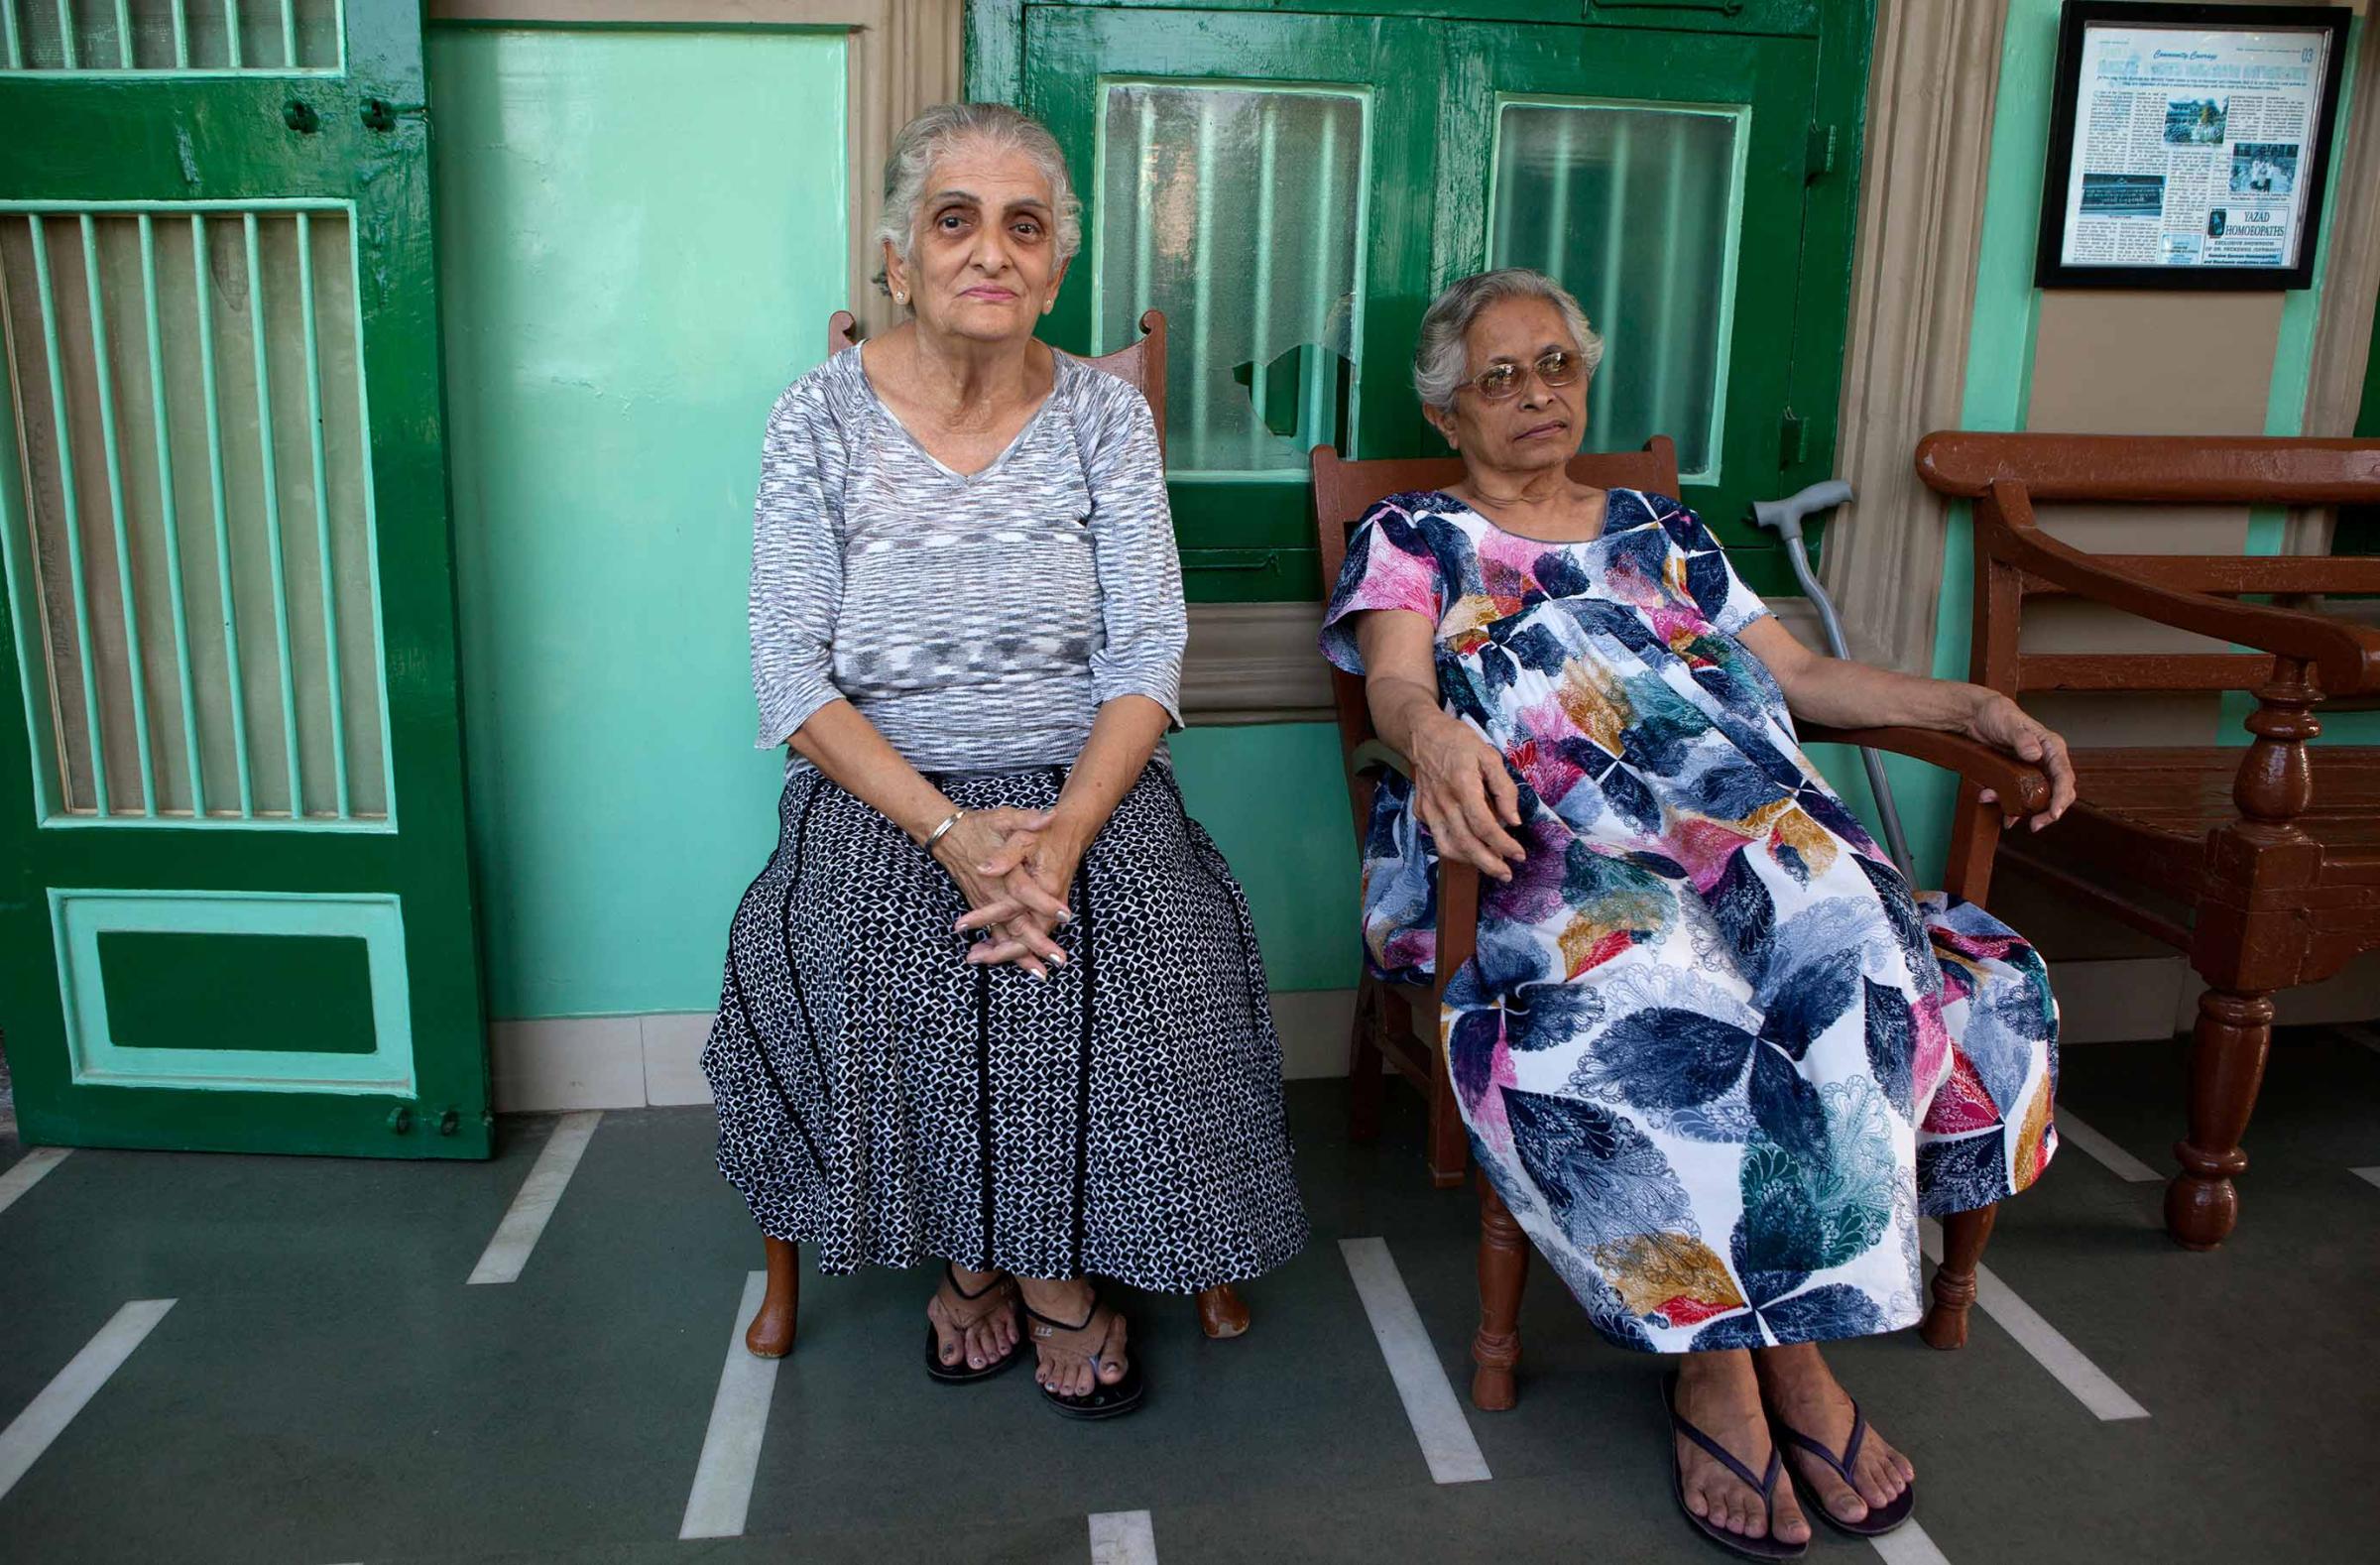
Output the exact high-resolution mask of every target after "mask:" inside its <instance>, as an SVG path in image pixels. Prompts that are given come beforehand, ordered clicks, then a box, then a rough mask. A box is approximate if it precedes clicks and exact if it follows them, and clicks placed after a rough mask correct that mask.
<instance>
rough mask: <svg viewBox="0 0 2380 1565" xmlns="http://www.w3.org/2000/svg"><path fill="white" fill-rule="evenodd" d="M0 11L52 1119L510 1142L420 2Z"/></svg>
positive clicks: (45, 1055) (34, 841)
mask: <svg viewBox="0 0 2380 1565" xmlns="http://www.w3.org/2000/svg"><path fill="white" fill-rule="evenodd" d="M0 30H4V31H5V32H6V34H7V37H6V39H5V41H4V43H0V49H4V51H5V53H4V55H0V126H5V127H6V133H5V135H0V328H4V331H5V335H4V336H0V351H4V352H5V356H6V361H7V369H8V374H9V387H10V395H9V396H8V397H7V398H6V399H5V400H0V421H4V422H0V441H4V442H5V453H6V454H5V461H0V545H4V550H0V551H4V556H5V564H6V571H7V593H6V598H5V601H4V602H0V619H4V621H5V628H4V633H0V684H4V685H5V686H7V687H9V688H12V689H15V690H17V691H20V692H21V694H22V700H21V702H12V703H11V705H12V707H13V708H14V711H13V712H12V713H11V715H9V716H7V717H5V718H0V858H4V859H5V861H6V862H5V866H4V867H0V877H4V880H0V1029H4V1035H5V1038H6V1043H7V1048H8V1054H9V1062H10V1066H11V1069H12V1071H13V1073H14V1075H15V1078H16V1091H17V1103H18V1115H19V1119H20V1123H21V1125H22V1129H23V1133H24V1135H25V1137H26V1138H27V1139H28V1140H29V1141H33V1142H37V1143H57V1144H104V1145H132V1146H176V1147H191V1148H219V1149H236V1150H270V1151H304V1152H335V1153H356V1154H370V1155H388V1156H416V1157H419V1156H451V1157H471V1156H485V1155H487V1152H488V1149H489V1131H490V1125H491V1120H490V1117H489V1114H488V1095H487V1081H488V1072H487V1059H486V1047H485V1040H484V1029H483V1026H482V1017H481V1007H480V992H479V970H478V957H477V951H476V942H475V938H474V928H473V909H472V899H471V886H470V878H469V871H468V864H467V860H466V857H465V846H464V836H463V814H462V796H463V794H462V761H461V744H460V739H459V725H458V721H457V705H456V670H455V634H454V607H453V583H452V576H451V569H450V546H449V545H450V541H449V537H448V529H447V516H446V497H445V471H444V462H443V452H442V443H441V441H442V436H441V427H440V411H439V401H438V379H437V362H438V360H437V321H436V308H435V305H436V299H435V288H434V272H433V270H432V264H431V252H430V226H429V179H428V175H429V170H428V158H427V152H428V147H427V138H428V127H427V122H426V118H425V113H424V109H423V103H424V93H423V81H422V71H421V35H420V13H419V6H418V3H417V0H344V4H343V5H342V4H341V3H340V0H278V3H275V0H246V3H244V4H229V5H218V4H200V3H190V4H184V3H183V0H139V3H135V0H119V3H117V4H116V5H114V6H113V7H112V8H110V7H102V6H96V5H87V4H85V5H79V6H72V7H68V6H57V7H41V8H37V7H33V6H30V5H27V4H24V3H22V0H20V3H17V4H13V5H9V6H7V7H6V8H5V10H4V11H0Z"/></svg>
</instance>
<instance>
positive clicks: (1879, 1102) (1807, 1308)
mask: <svg viewBox="0 0 2380 1565" xmlns="http://www.w3.org/2000/svg"><path fill="white" fill-rule="evenodd" d="M1369 609H1406V610H1411V611H1413V612H1415V613H1418V614H1424V615H1427V616H1428V617H1429V618H1430V621H1431V623H1433V624H1434V625H1436V626H1437V665H1438V685H1439V690H1440V693H1441V694H1442V696H1443V697H1444V699H1445V703H1446V709H1447V710H1448V711H1449V712H1451V713H1453V714H1455V715H1456V716H1458V717H1461V718H1463V719H1465V720H1466V721H1467V722H1469V723H1471V724H1472V725H1473V726H1474V727H1476V728H1477V729H1478V730H1479V731H1480V732H1481V733H1482V734H1483V735H1485V736H1486V737H1487V742H1488V743H1489V744H1491V745H1493V746H1494V747H1495V748H1496V749H1497V750H1499V751H1500V752H1502V754H1503V757H1504V760H1505V763H1506V766H1507V769H1508V770H1509V772H1510V773H1511V775H1512V777H1513V778H1514V779H1515V781H1516V782H1518V784H1519V789H1520V801H1521V813H1522V825H1521V828H1520V830H1519V831H1518V832H1517V833H1516V835H1518V836H1519V837H1520V838H1521V840H1522V843H1523V844H1524V846H1525V847H1526V848H1527V850H1528V858H1527V861H1526V862H1525V863H1524V864H1522V865H1520V866H1518V867H1517V868H1516V871H1515V873H1514V875H1513V878H1512V880H1511V881H1510V883H1508V884H1497V883H1494V882H1489V883H1487V886H1486V888H1485V890H1484V895H1483V898H1482V904H1481V910H1480V941H1479V954H1478V956H1477V957H1476V958H1475V959H1474V960H1473V961H1471V962H1470V963H1468V964H1466V966H1465V968H1464V970H1463V971H1462V972H1460V973H1458V974H1456V975H1455V979H1454V982H1453V984H1452V985H1451V986H1450V987H1449V989H1448V992H1447V1004H1446V1013H1445V1015H1444V1016H1443V1017H1442V1018H1441V1026H1442V1028H1443V1036H1444V1039H1445V1042H1446V1048H1447V1057H1448V1063H1449V1066H1450V1068H1451V1070H1452V1073H1453V1076H1454V1080H1455V1085H1456V1097H1457V1099H1458V1100H1459V1101H1460V1103H1461V1105H1462V1109H1463V1116H1464V1119H1465V1121H1466V1122H1467V1123H1468V1124H1469V1126H1470V1128H1471V1136H1472V1144H1473V1150H1474V1152H1475V1154H1476V1155H1477V1156H1478V1158H1479V1160H1480V1163H1481V1165H1482V1166H1483V1167H1484V1168H1485V1169H1486V1170H1487V1176H1488V1177H1489V1178H1490V1179H1491V1180H1492V1181H1493V1182H1494V1184H1495V1188H1496V1191H1497V1193H1498V1194H1500V1195H1501V1196H1502V1197H1503V1199H1504V1202H1505V1204H1506V1205H1507V1206H1509V1207H1510V1208H1511V1210H1512V1213H1513V1215H1514V1217H1516V1218H1517V1219H1518V1220H1519V1222H1520V1225H1521V1227H1522V1228H1523V1229H1525V1230H1526V1231H1527V1233H1528V1235H1529V1238H1530V1239H1531V1240H1532V1241H1534V1242H1535V1244H1536V1246H1537V1249H1538V1250H1539V1251H1540V1252H1541V1253H1542V1254H1544V1255H1545V1256H1546V1257H1547V1258H1548V1259H1549V1260H1551V1261H1552V1263H1553V1264H1554V1265H1555V1266H1556V1267H1557V1268H1558V1269H1559V1270H1560V1271H1561V1273H1562V1275H1563V1277H1564V1279H1565V1280H1566V1281H1567V1282H1568V1283H1569V1284H1570V1287H1571V1290H1572V1291H1573V1292H1574V1293H1576V1294H1577V1295H1578V1297H1579V1300H1580V1302H1581V1303H1583V1304H1584V1305H1585V1306H1586V1307H1587V1311H1588V1314H1589V1315H1590V1316H1591V1317H1592V1318H1593V1320H1594V1322H1595V1324H1596V1326H1597V1328H1598V1329H1599V1330H1601V1331H1602V1332H1603V1333H1604V1335H1605V1336H1606V1337H1608V1338H1609V1339H1611V1341H1613V1342H1615V1343H1617V1344H1619V1345H1621V1346H1623V1347H1629V1348H1638V1349H1644V1350H1649V1351H1654V1352H1662V1353H1678V1352H1691V1351H1701V1350H1706V1349H1719V1348H1737V1347H1761V1346H1767V1345H1770V1344H1781V1343H1793V1342H1810V1341H1823V1340H1827V1339H1832V1338H1839V1337H1853V1336H1861V1335H1866V1334H1870V1333H1875V1332H1884V1331H1892V1330H1896V1329H1898V1328H1900V1327H1903V1326H1907V1325H1910V1324H1912V1323H1914V1322H1915V1321H1916V1320H1917V1318H1918V1315H1919V1313H1920V1308H1919V1299H1918V1216H1919V1214H1920V1213H1921V1212H1923V1213H1925V1214H1928V1215H1941V1214H1945V1213H1950V1212H1958V1211H1964V1210H1967V1209H1970V1208H1974V1207H1979V1206H1984V1205H1987V1204H1989V1203H1991V1202H1994V1201H1998V1200H2000V1199H2001V1198H2003V1197H2005V1196H2008V1195H2010V1194H2013V1193H2014V1192H2016V1191H2018V1190H2022V1189H2024V1188H2025V1187H2026V1186H2027V1185H2029V1184H2031V1183H2032V1182H2033V1181H2034V1180H2035V1179H2036V1178H2038V1177H2039V1176H2040V1174H2041V1171H2042V1169H2043V1168H2045V1167H2046V1166H2048V1164H2049V1160H2050V1157H2051V1154H2052V1153H2053V1151H2054V1150H2055V1149H2056V1146H2057V1135H2056V1132H2055V1131H2054V1130H2053V1129H2052V1127H2051V1123H2050V1121H2051V1102H2052V1098H2053V1095H2054V1093H2055V1089H2056V1085H2057V1070H2058V1061H2057V1042H2056V1038H2057V1024H2058V1023H2057V1018H2058V1011H2057V1005H2056V1003H2055V1002H2054V1001H2053V1000H2052V998H2051V995H2050V989H2049V980H2048V975H2047V973H2046V971H2045V970H2044V968H2043V966H2042V961H2041V958H2040V956H2039V955H2037V954H2036V953H2035V952H2034V950H2033V948H2032V947H2031V946H2029V945H2027V944H2026V943H2025V942H2024V941H2023V940H2022V939H2021V938H2019V937H2018V936H2017V935H2016V934H2015V933H2014V932H2013V931H2011V930H2010V929H2008V928H2007V927H2006V926H2005V925H2003V924H2001V923H1999V922H1998V921H1996V920H1995V919H1993V918H1991V917H1990V916H1989V915H1987V914H1986V913H1984V911H1983V910H1982V909H1981V908H1979V907H1976V906H1973V905H1971V904H1969V903H1963V902H1960V901H1958V900H1956V899H1953V898H1949V897H1946V896H1943V895H1941V894H1939V893H1933V894H1928V895H1926V896H1924V897H1920V898H1914V899H1913V898H1912V897H1911V895H1910V892H1909V889H1908V887H1907V885H1906V883H1904V882H1903V880H1902V878H1901V876H1900V874H1899V873H1898V872H1897V871H1896V870H1895V869H1894V868H1893V867H1892V865H1891V863H1890V862H1889V860H1888V859H1887V858H1886V857H1885V855H1884V854H1883V853H1882V852H1881V851H1880V850H1879V849H1878V848H1877V847H1876V845H1875V843H1874V842H1873V841H1872V840H1870V839H1869V837H1868V835H1867V833H1866V832H1865V831H1864V830H1863V829H1862V828H1861V827H1860V825H1859V823H1858V822H1857V820H1855V819H1854V818H1853V817H1852V815H1851V813H1850V811H1849V810H1847V809H1846V808H1844V804H1843V802H1842V801H1841V800H1840V799H1838V798H1837V797H1836V796H1835V794H1834V793H1833V792H1831V791H1830V790H1829V789H1828V787H1827V785H1826V782H1824V780H1823V779H1822V778H1821V777H1820V775H1819V773H1818V771H1817V769H1816V768H1814V767H1813V766H1812V765H1811V764H1810V762H1809V761H1808V760H1807V759H1806V758H1805V757H1804V756H1803V755H1802V752H1801V749H1800V747H1799V745H1798V744H1797V742H1796V740H1795V737H1794V730H1793V722H1792V719H1791V717H1790V716H1789V715H1788V713H1787V711H1786V708H1785V699H1784V694H1783V692H1782V691H1781V690H1780V689H1779V688H1778V687H1777V684H1776V682H1775V680H1774V679H1773V678H1772V677H1771V676H1770V675H1769V672H1768V670H1767V669H1766V668H1765V667H1764V666H1762V664H1761V662H1760V661H1759V660H1758V659H1757V658H1755V657H1754V656H1753V655H1752V654H1751V653H1750V652H1748V651H1746V650H1745V649H1744V648H1743V646H1742V645H1741V644H1740V643H1738V642H1737V641H1736V639H1735V638H1736V636H1737V634H1738V633H1739V632H1741V631H1742V630H1743V629H1744V627H1745V626H1747V625H1749V624H1751V623H1752V621H1754V620H1755V619H1757V618H1759V617H1760V616H1761V615H1762V614H1765V613H1766V612H1767V610H1766V608H1765V607H1764V606H1763V605H1762V604H1761V602H1760V600H1759V598H1758V597H1757V596H1755V595H1754V594H1753V593H1752V592H1751V590H1750V589H1749V588H1747V587H1745V586H1744V584H1743V583H1742V582H1741V581H1740V580H1739V579H1737V577H1736V575H1735V572H1734V570H1733V568H1732V567H1731V566H1729V565H1728V563H1727V560H1726V556H1725V554H1724V553H1723V552H1722V551H1721V549H1720V546H1719V543H1718V542H1717V541H1716V540H1714V539H1713V538H1712V536H1711V534H1710V532H1709V531H1708V530H1707V529H1706V528H1705V527H1704V526H1703V523H1702V521H1701V519H1699V518H1698V517H1696V516H1695V514H1694V513H1693V512H1691V511H1689V510H1687V509H1686V508H1685V507H1683V506H1681V505H1680V504H1679V503H1678V502H1676V501H1674V500H1669V499H1664V498H1662V497H1660V496H1657V495H1646V494H1639V493H1636V492H1634V491H1631V490H1613V491H1612V492H1611V495H1610V501H1609V507H1608V512H1607V515H1606V521H1605V524H1604V532H1603V535H1602V536H1601V537H1599V538H1597V539H1595V540H1593V541H1591V542H1584V543H1549V542H1536V541H1532V540H1529V539H1524V538H1521V537H1518V536H1516V535H1514V534H1510V533H1506V532H1503V531H1501V530H1500V529H1498V528H1496V527H1495V526H1494V524H1492V523H1490V522H1489V521H1487V518H1485V517H1483V516H1481V515H1479V514H1478V513H1477V512H1475V511H1473V510H1471V509H1470V508H1469V507H1467V506H1465V505H1464V504H1463V503H1462V502H1460V501H1458V500H1456V499H1454V498H1453V497H1452V496H1449V495H1445V494H1410V495H1399V496H1395V497H1393V498H1391V499H1389V500H1385V501H1382V502H1381V503H1380V504H1379V505H1378V506H1376V507H1374V508H1373V509H1372V511H1371V513H1370V514H1369V515H1368V517H1367V518H1366V519H1365V522H1364V525H1363V527H1362V528H1361V530H1360V531H1359V532H1358V533H1357V534H1356V536H1355V537H1354V539H1353V540H1352V541H1351V542H1350V544H1349V548H1348V557H1347V567H1346V571H1345V573H1344V574H1343V575H1342V576H1341V578H1340V581H1339V585H1338V590H1337V592H1336V594H1335V595H1334V596H1333V598H1332V600H1331V605H1330V610H1329V613H1328V614H1327V615H1326V616H1325V620H1324V629H1323V638H1322V641H1323V650H1324V652H1325V654H1326V655H1327V656H1328V657H1329V658H1330V659H1331V661H1332V662H1335V663H1337V664H1338V665H1339V666H1341V667H1343V668H1347V669H1349V670H1351V671H1354V672H1358V673H1361V672H1362V671H1363V660H1362V657H1361V655H1360V653H1359V652H1358V651H1357V648H1356V640H1355V635H1354V626H1353V625H1352V624H1351V623H1349V618H1348V617H1349V616H1351V615H1355V614H1359V613H1361V612H1363V611H1365V610H1369ZM1435 858H1436V855H1435V852H1434V850H1433V848H1432V846H1431V844H1430V842H1429V839H1428V835H1427V833H1426V832H1424V831H1423V830H1422V829H1421V827H1420V824H1419V823H1418V821H1417V820H1416V819H1415V818H1414V815H1413V812H1412V809H1411V793H1410V788H1409V787H1408V786H1407V785H1406V784H1405V783H1404V782H1402V780H1400V779H1396V778H1390V779H1388V780H1387V781H1386V782H1385V783H1384V785H1383V786H1382V787H1381V788H1380V789H1379V792H1378V795H1377V801H1376V803H1375V804H1374V807H1373V811H1372V817H1371V821H1370V829H1369V833H1368V841H1367V843H1366V846H1365V852H1364V925H1365V944H1366V947H1367V954H1368V959H1369V961H1370V964H1371V965H1372V967H1373V969H1374V970H1375V971H1376V972H1379V973H1381V974H1382V975H1384V976H1387V977H1390V978H1395V979H1399V980H1414V979H1419V978H1422V977H1424V976H1426V974H1427V973H1428V972H1429V970H1430V966H1431V961H1432V955H1433V952H1432V946H1433V944H1434V940H1433V927H1434V924H1435V920H1436V906H1435V900H1436V893H1435V875H1434V870H1435Z"/></svg>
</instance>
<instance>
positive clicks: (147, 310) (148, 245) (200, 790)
mask: <svg viewBox="0 0 2380 1565" xmlns="http://www.w3.org/2000/svg"><path fill="white" fill-rule="evenodd" d="M175 10H176V12H177V13H178V14H177V16H176V18H175V20H176V23H177V25H179V21H180V17H179V10H180V7H179V5H177V6H176V7H175ZM140 228H141V305H142V313H143V316H144V319H145V321H146V323H147V327H148V340H147V345H148V349H149V400H150V408H149V422H150V425H151V428H152V429H153V431H154V432H155V435H156V438H157V500H158V513H159V516H160V519H161V520H162V522H163V524H164V528H165V540H166V592H167V600H168V602H169V603H170V604H171V606H172V611H173V615H174V667H175V679H176V683H177V684H178V686H179V690H180V693H181V738H182V750H183V753H184V764H185V765H186V766H187V767H188V768H189V773H190V815H191V818H193V819H196V820H204V819H205V818H206V766H205V762H204V760H203V758H202V756H201V755H200V751H199V742H198V690H197V682H196V679H195V677H194V674H193V672H192V669H191V666H190V616H189V606H188V604H187V603H186V601H185V600H184V597H183V590H182V581H181V521H180V514H179V509H178V508H177V506H176V504H175V498H174V437H173V430H174V421H173V415H172V409H171V407H170V405H169V403H168V400H167V396H166V353H165V332H164V330H163V329H162V328H161V326H160V324H159V318H158V315H159V311H158V303H157V225H156V220H155V219H154V218H153V217H152V216H151V214H149V213H147V212H143V213H141V223H140Z"/></svg>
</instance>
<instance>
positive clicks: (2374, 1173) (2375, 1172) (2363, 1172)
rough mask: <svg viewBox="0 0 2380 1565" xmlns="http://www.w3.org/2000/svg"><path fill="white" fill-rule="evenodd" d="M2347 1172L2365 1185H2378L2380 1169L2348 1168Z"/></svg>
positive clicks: (2379, 1183) (2379, 1182)
mask: <svg viewBox="0 0 2380 1565" xmlns="http://www.w3.org/2000/svg"><path fill="white" fill-rule="evenodd" d="M2347 1172H2349V1173H2351V1174H2353V1175H2354V1176H2355V1177H2356V1178H2358V1179H2361V1180H2362V1181H2364V1182H2365V1183H2366V1184H2371V1185H2380V1168H2350V1169H2348V1170H2347Z"/></svg>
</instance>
